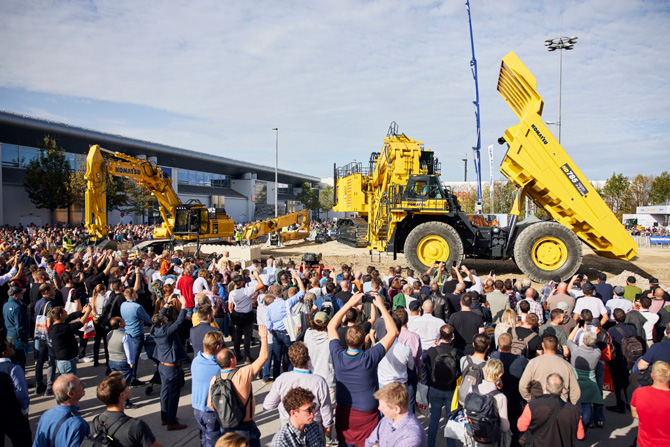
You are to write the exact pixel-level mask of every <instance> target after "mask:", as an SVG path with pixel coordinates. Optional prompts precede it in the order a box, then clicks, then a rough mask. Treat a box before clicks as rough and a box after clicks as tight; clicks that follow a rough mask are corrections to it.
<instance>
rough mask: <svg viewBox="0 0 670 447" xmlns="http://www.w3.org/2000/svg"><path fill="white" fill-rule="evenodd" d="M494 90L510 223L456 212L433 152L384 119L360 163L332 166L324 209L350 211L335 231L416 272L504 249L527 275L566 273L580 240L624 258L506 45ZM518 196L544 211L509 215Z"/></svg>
mask: <svg viewBox="0 0 670 447" xmlns="http://www.w3.org/2000/svg"><path fill="white" fill-rule="evenodd" d="M498 91H499V92H500V94H501V95H502V96H503V98H504V99H505V101H507V103H508V104H509V105H510V107H511V108H512V110H514V112H515V113H516V115H517V116H518V117H519V120H520V123H519V124H517V125H515V126H513V127H510V128H509V129H507V130H506V131H505V134H504V136H503V137H502V138H501V139H500V140H499V142H500V144H504V143H507V145H508V150H507V153H506V154H505V157H504V158H503V161H502V163H501V166H500V171H501V172H502V173H503V174H504V175H505V176H506V177H507V178H508V179H509V180H510V181H511V182H512V183H513V184H514V185H515V186H516V187H517V188H518V191H517V194H516V197H515V201H514V205H513V209H512V210H511V211H510V214H511V220H510V225H508V226H506V227H499V226H497V225H496V224H495V223H493V224H491V225H490V226H486V225H482V224H481V222H484V220H483V219H478V220H475V219H474V218H473V217H472V216H468V215H466V214H465V213H464V212H463V211H462V210H461V207H460V205H459V202H458V198H457V197H456V196H455V195H454V194H453V192H452V191H451V189H450V188H449V187H447V186H444V185H443V184H442V182H441V181H440V164H439V163H438V161H437V159H436V158H435V156H434V153H433V152H432V151H431V150H425V149H424V148H423V143H421V142H420V141H416V140H413V139H412V138H410V137H408V136H406V135H405V134H402V133H399V132H398V128H397V125H396V124H395V123H392V124H391V127H390V128H389V132H388V134H387V136H386V138H385V139H384V145H383V147H382V150H381V152H374V153H373V154H372V156H371V157H370V161H369V165H368V166H363V164H362V163H355V162H354V163H350V164H348V165H346V166H344V167H340V168H338V167H335V172H334V184H335V194H334V196H335V207H334V208H333V210H334V211H339V212H347V213H357V215H358V217H353V218H347V219H340V221H339V224H338V230H339V236H338V240H339V241H340V242H343V243H346V244H350V245H353V246H358V247H367V248H368V249H369V250H378V251H387V252H392V253H394V255H395V254H396V253H404V254H405V259H406V261H407V264H408V265H409V266H410V267H411V268H412V269H414V270H415V271H417V272H424V271H426V270H428V268H430V266H431V265H433V263H434V262H437V261H443V262H445V263H447V265H449V266H451V265H452V264H453V263H456V264H458V263H460V262H461V260H462V259H463V257H471V258H483V259H500V260H503V259H509V258H512V259H513V260H514V261H515V262H516V264H517V266H518V267H519V269H520V270H521V271H522V272H523V273H524V274H525V275H526V276H528V277H529V278H530V279H531V280H533V281H536V282H548V281H549V280H550V279H551V278H552V277H554V276H557V275H558V276H560V277H561V278H570V277H571V276H572V275H574V274H575V273H576V272H577V269H578V268H579V266H580V265H581V261H582V247H581V245H580V239H581V240H582V241H583V242H585V243H586V244H587V245H589V246H590V247H591V248H592V249H593V250H594V251H595V252H596V253H597V254H599V255H601V256H606V257H611V258H619V259H631V258H633V257H634V256H635V254H636V249H637V245H636V244H635V241H633V239H632V237H631V236H630V235H629V234H628V233H627V232H626V231H625V229H624V227H623V226H622V225H621V223H619V222H618V220H617V219H616V217H615V216H614V214H613V213H612V211H610V209H609V208H608V207H607V205H606V204H605V202H604V201H603V200H602V198H601V197H600V195H599V194H598V192H597V191H596V190H595V189H594V188H593V187H592V186H591V184H590V183H589V181H588V180H587V179H586V177H584V175H583V174H582V173H581V171H580V170H579V169H578V168H577V166H576V165H575V163H574V162H573V161H572V159H571V158H570V157H569V156H568V154H567V153H566V151H565V150H564V149H563V148H562V147H561V145H560V144H559V143H558V141H557V140H556V139H555V138H554V136H553V135H552V134H551V132H549V129H548V128H547V127H546V126H545V124H544V123H543V121H542V106H543V104H544V101H543V100H542V98H541V97H540V95H539V94H538V93H537V91H536V81H535V78H534V77H533V75H532V74H531V73H530V71H528V69H527V68H526V67H525V65H523V63H522V62H521V61H520V60H519V58H518V57H517V56H516V55H515V54H514V53H510V54H508V55H507V56H505V57H504V58H503V61H502V65H501V68H500V76H499V79H498ZM525 197H529V198H530V199H531V200H533V202H535V203H536V204H537V206H538V207H541V208H543V209H544V210H545V211H546V212H547V214H548V215H549V216H550V217H551V220H542V221H541V220H539V219H537V218H534V219H526V220H524V221H521V222H518V219H517V218H518V216H519V215H520V213H521V207H522V204H523V201H524V198H525Z"/></svg>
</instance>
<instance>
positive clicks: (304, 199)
mask: <svg viewBox="0 0 670 447" xmlns="http://www.w3.org/2000/svg"><path fill="white" fill-rule="evenodd" d="M296 198H297V199H298V201H299V202H300V203H302V205H303V206H304V207H305V208H306V209H308V210H310V211H318V209H319V206H320V205H319V196H318V195H317V194H316V192H315V191H314V190H313V189H312V185H310V184H309V183H308V182H305V183H303V184H302V188H301V189H300V192H299V193H298V195H297V196H296Z"/></svg>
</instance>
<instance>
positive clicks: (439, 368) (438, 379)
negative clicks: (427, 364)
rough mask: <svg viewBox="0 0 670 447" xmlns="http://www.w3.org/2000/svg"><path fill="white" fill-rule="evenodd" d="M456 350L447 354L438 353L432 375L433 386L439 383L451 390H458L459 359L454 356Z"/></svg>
mask: <svg viewBox="0 0 670 447" xmlns="http://www.w3.org/2000/svg"><path fill="white" fill-rule="evenodd" d="M454 354H455V352H454V350H453V349H452V350H450V351H449V352H447V353H440V352H439V351H438V352H437V357H435V362H434V365H433V370H432V371H431V374H430V380H431V384H435V383H439V384H440V385H442V386H443V387H446V388H447V389H449V390H453V389H454V388H456V382H457V381H458V377H459V367H458V359H457V358H456V356H455V355H454Z"/></svg>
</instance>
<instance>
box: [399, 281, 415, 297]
mask: <svg viewBox="0 0 670 447" xmlns="http://www.w3.org/2000/svg"><path fill="white" fill-rule="evenodd" d="M402 293H404V294H405V295H411V294H412V293H414V288H413V287H412V286H411V285H409V284H405V285H404V286H402Z"/></svg>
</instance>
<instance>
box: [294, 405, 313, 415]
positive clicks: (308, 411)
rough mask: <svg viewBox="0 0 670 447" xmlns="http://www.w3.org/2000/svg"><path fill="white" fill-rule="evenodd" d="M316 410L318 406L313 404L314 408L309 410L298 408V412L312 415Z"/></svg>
mask: <svg viewBox="0 0 670 447" xmlns="http://www.w3.org/2000/svg"><path fill="white" fill-rule="evenodd" d="M315 410H316V404H312V406H311V407H309V408H298V411H304V412H306V413H310V414H312V413H314V411H315Z"/></svg>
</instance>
